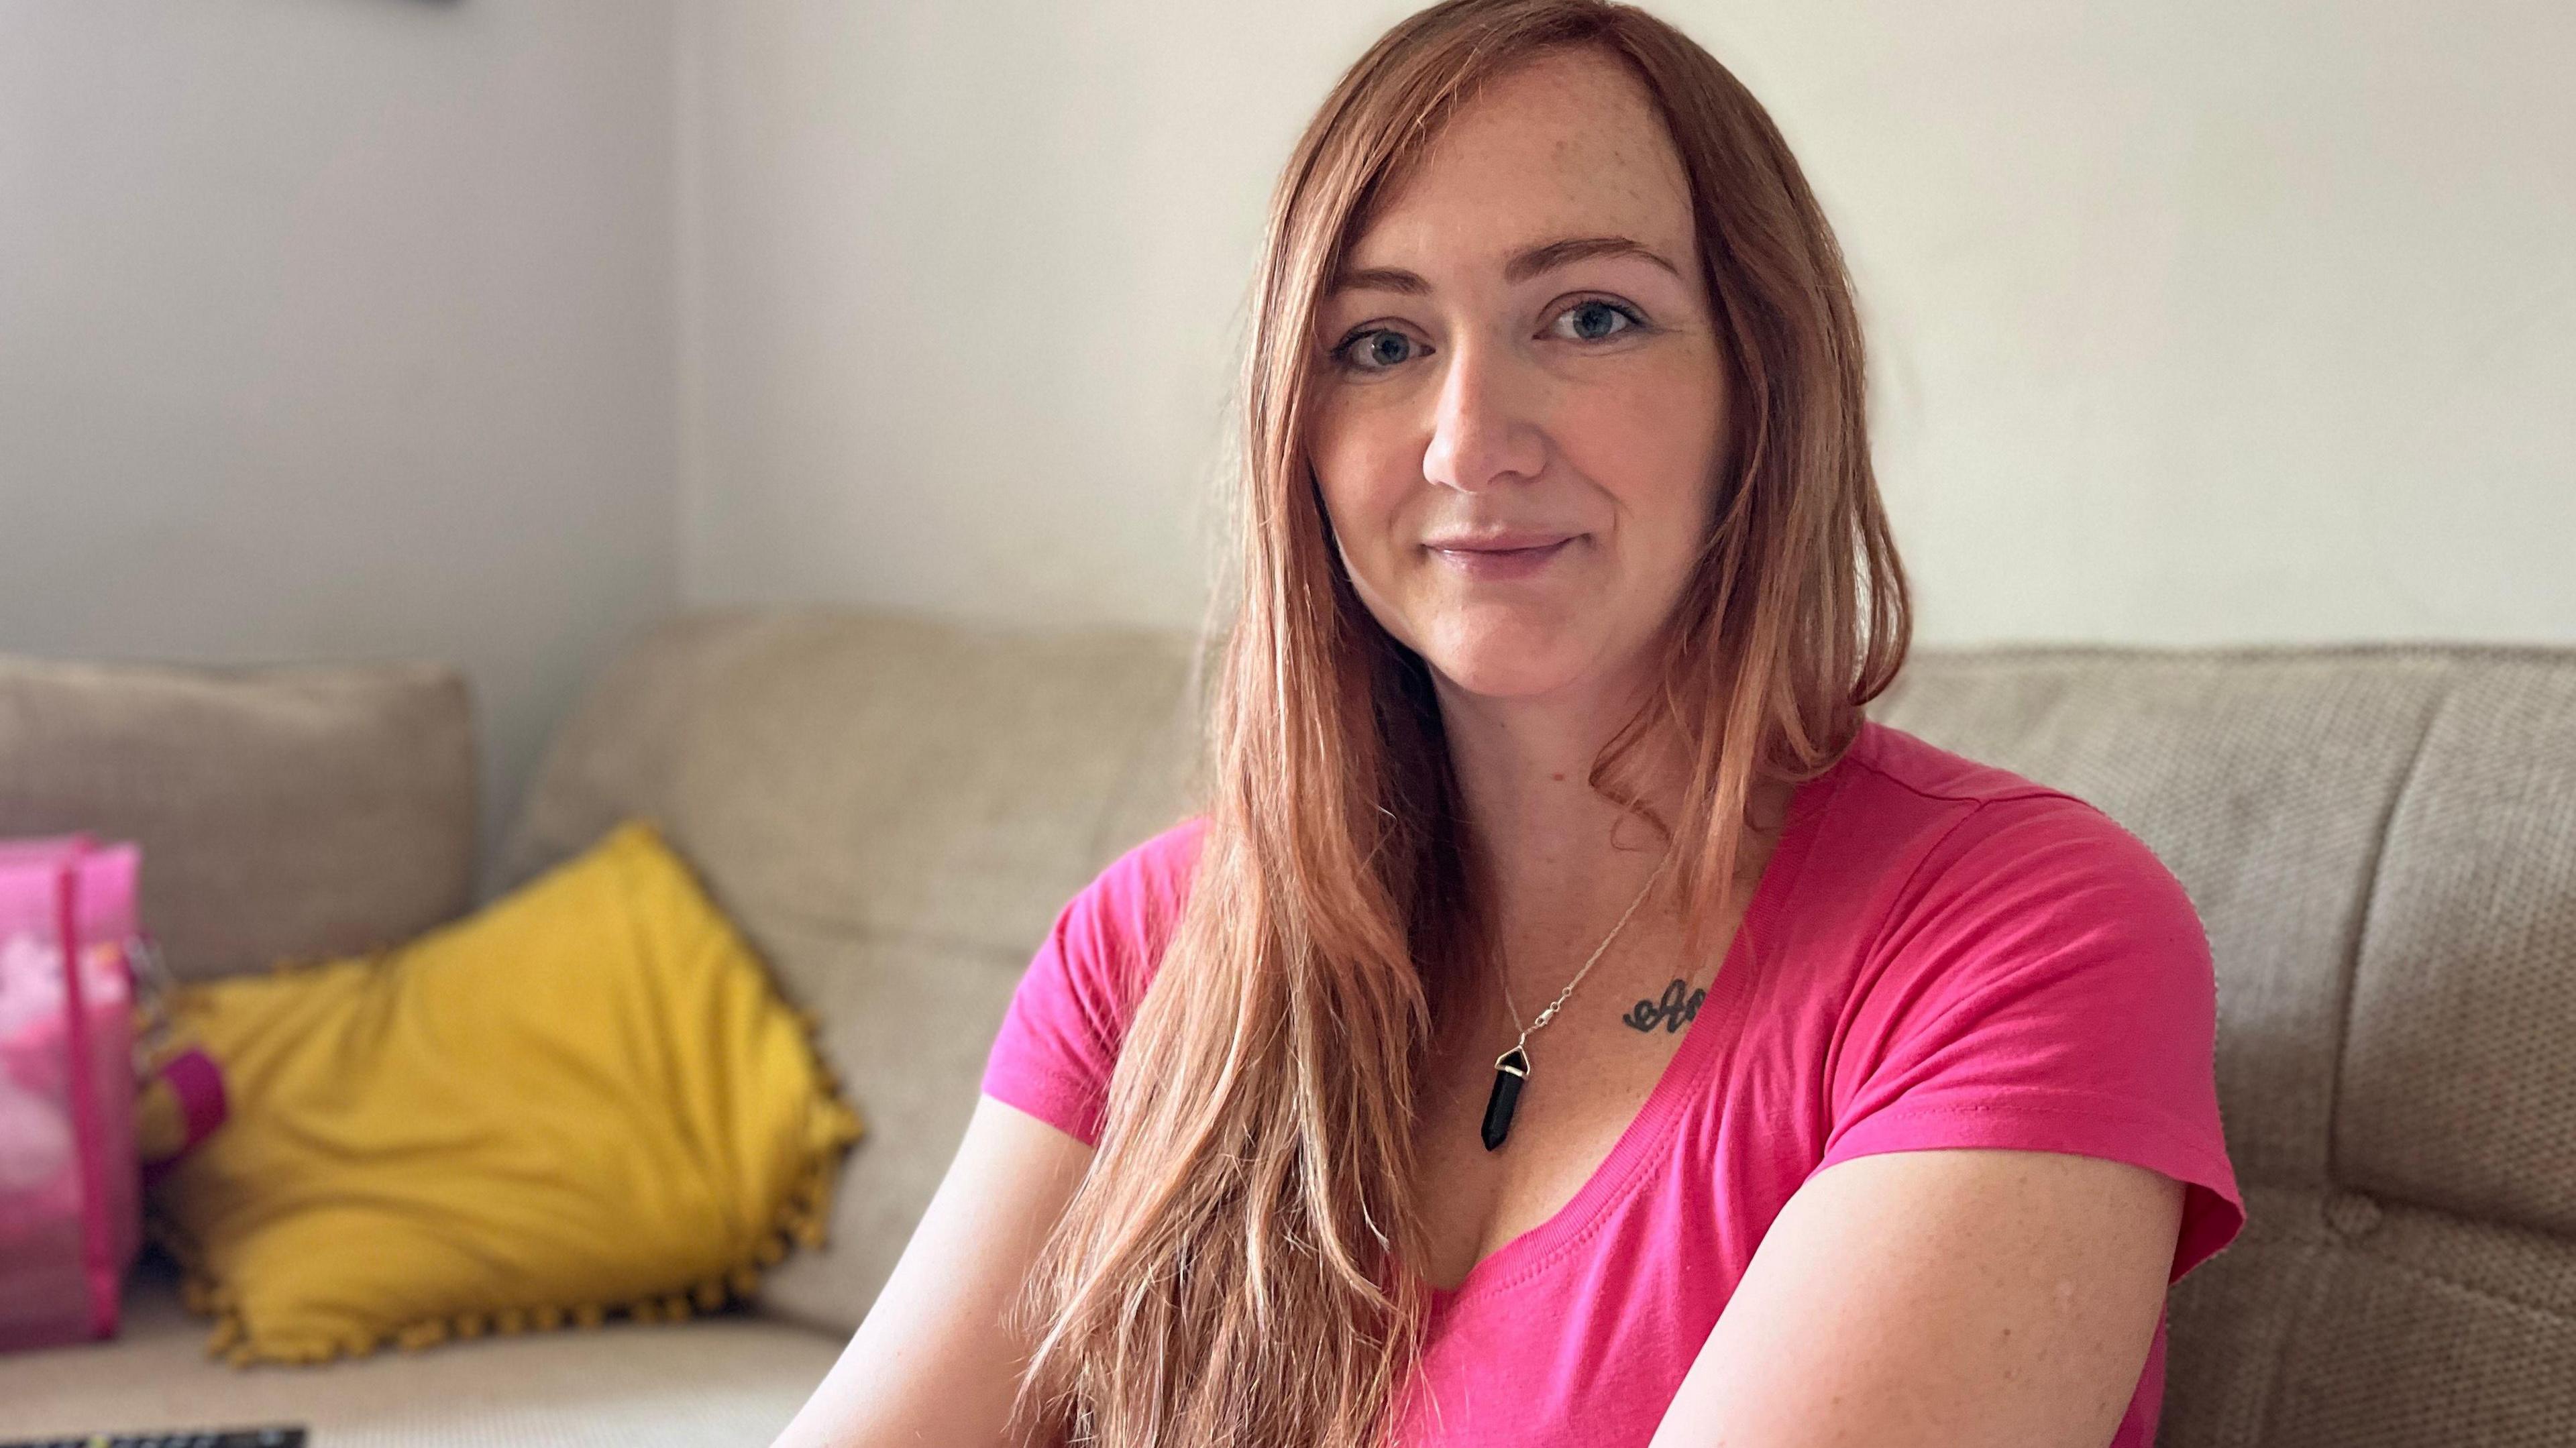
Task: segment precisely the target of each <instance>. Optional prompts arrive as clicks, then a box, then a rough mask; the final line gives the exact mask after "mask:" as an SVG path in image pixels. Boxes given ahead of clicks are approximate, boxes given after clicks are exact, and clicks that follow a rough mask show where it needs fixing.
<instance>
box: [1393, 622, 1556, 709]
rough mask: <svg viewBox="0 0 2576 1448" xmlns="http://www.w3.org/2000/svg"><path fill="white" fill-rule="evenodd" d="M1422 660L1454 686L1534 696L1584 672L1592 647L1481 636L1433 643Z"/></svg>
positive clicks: (1496, 695)
mask: <svg viewBox="0 0 2576 1448" xmlns="http://www.w3.org/2000/svg"><path fill="white" fill-rule="evenodd" d="M1423 660H1424V662H1426V663H1428V664H1430V665H1431V668H1432V670H1433V671H1434V672H1435V673H1437V674H1439V675H1440V676H1441V677H1442V678H1444V679H1446V680H1448V681H1449V683H1450V684H1452V685H1453V686H1455V687H1457V688H1459V689H1463V690H1465V691H1466V692H1468V693H1470V694H1475V695H1478V696H1480V697H1483V698H1489V699H1537V698H1544V697H1546V696H1547V695H1550V694H1553V693H1556V692H1557V691H1558V690H1560V689H1564V688H1566V687H1568V686H1569V685H1572V684H1574V683H1575V682H1577V681H1578V680H1580V679H1581V678H1582V677H1583V673H1584V670H1585V668H1586V667H1587V666H1588V665H1589V663H1590V662H1591V655H1590V651H1589V650H1586V649H1583V648H1580V647H1577V646H1575V643H1574V641H1573V640H1571V639H1566V638H1562V637H1560V638H1557V639H1553V640H1541V639H1520V638H1510V637H1504V638H1485V639H1477V640H1474V641H1472V642H1459V643H1446V644H1443V643H1435V644H1434V645H1433V646H1432V647H1431V648H1430V649H1429V650H1427V651H1425V652H1424V653H1423Z"/></svg>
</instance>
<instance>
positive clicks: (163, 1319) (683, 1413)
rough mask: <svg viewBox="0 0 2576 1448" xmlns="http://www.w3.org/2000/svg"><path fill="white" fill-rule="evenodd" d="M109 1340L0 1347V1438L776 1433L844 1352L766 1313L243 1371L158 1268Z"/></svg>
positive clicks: (420, 1442) (434, 1444) (359, 1445)
mask: <svg viewBox="0 0 2576 1448" xmlns="http://www.w3.org/2000/svg"><path fill="white" fill-rule="evenodd" d="M125 1312H126V1320H125V1330H124V1335H123V1336H122V1337H120V1338H119V1339H118V1340H116V1341H114V1342H111V1343H101V1344H97V1345H93V1346H86V1347H70V1348H57V1349H53V1350H50V1351H46V1352H36V1353H19V1354H13V1355H5V1356H0V1438H27V1437H35V1438H43V1437H49V1436H60V1435H69V1434H75V1433H90V1432H119V1431H127V1430H138V1431H139V1430H156V1429H158V1430H171V1429H179V1428H207V1427H221V1426H226V1425H245V1424H263V1423H302V1424H304V1425H306V1426H308V1427H310V1428H311V1429H312V1430H313V1433H314V1441H315V1442H316V1443H317V1444H325V1445H329V1448H446V1445H457V1448H464V1445H474V1448H488V1445H494V1444H509V1445H512V1448H661V1445H666V1444H667V1445H671V1448H680V1445H684V1444H685V1445H697V1444H706V1443H766V1442H768V1441H769V1440H770V1439H771V1438H772V1437H773V1436H775V1435H776V1434H777V1432H778V1430H779V1429H781V1428H783V1427H785V1426H786V1425H787V1420H788V1419H789V1418H791V1417H794V1416H795V1413H796V1409H797V1407H798V1406H799V1405H801V1404H802V1403H803V1402H804V1400H805V1398H806V1395H807V1394H809V1393H811V1392H812V1391H813V1390H814V1385H815V1384H816V1383H819V1382H821V1381H822V1379H823V1374H824V1373H825V1372H826V1371H828V1370H829V1369H830V1368H831V1365H832V1360H833V1358H834V1357H835V1356H836V1355H837V1354H838V1352H839V1350H840V1343H839V1341H838V1340H837V1339H836V1338H833V1337H830V1336H826V1335H824V1334H820V1333H814V1332H809V1331H807V1330H805V1329H803V1328H799V1327H794V1326H791V1325H789V1324H786V1323H781V1322H775V1321H771V1320H767V1319H763V1318H758V1317H751V1316H743V1315H727V1316H718V1317H704V1318H698V1319H695V1320H693V1321H690V1322H685V1323H677V1324H659V1325H652V1326H643V1325H635V1324H612V1325H610V1326H607V1327H602V1328H596V1329H590V1330H579V1331H567V1332H547V1333H531V1334H528V1335H526V1336H522V1337H507V1338H485V1339H483V1340H480V1341H477V1342H468V1343H451V1344H449V1345H446V1346H443V1347H439V1348H435V1349H432V1350H430V1351H427V1352H419V1353H407V1352H383V1353H378V1354H376V1355H375V1356H373V1357H368V1358H359V1359H353V1360H349V1361H343V1362H335V1363H330V1364H327V1365H324V1366H320V1367H296V1368H281V1367H257V1368H247V1369H242V1368H232V1367H227V1366H225V1365H224V1364H222V1363H220V1362H216V1361H213V1360H211V1359H209V1358H208V1357H207V1356H206V1324H205V1323H204V1322H203V1321H201V1320H199V1319H196V1318H193V1317H190V1316H188V1315H187V1314H186V1313H184V1312H182V1311H181V1310H180V1307H179V1302H178V1293H177V1289H176V1286H175V1284H174V1283H173V1282H171V1281H170V1280H169V1279H168V1278H166V1277H163V1276H159V1275H154V1274H147V1275H145V1276H143V1277H141V1278H139V1279H138V1280H137V1282H136V1284H135V1285H134V1287H133V1288H132V1289H131V1290H129V1291H128V1293H127V1295H126V1304H125Z"/></svg>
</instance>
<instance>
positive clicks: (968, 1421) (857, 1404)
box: [773, 1096, 1091, 1448]
mask: <svg viewBox="0 0 2576 1448" xmlns="http://www.w3.org/2000/svg"><path fill="white" fill-rule="evenodd" d="M1090 1161H1091V1148H1090V1147H1087V1146H1085V1145H1083V1144H1082V1143H1081V1142H1080V1141H1077V1140H1075V1139H1074V1138H1073V1137H1071V1136H1068V1135H1066V1134H1065V1133H1064V1132H1062V1131H1059V1130H1057V1129H1056V1128H1055V1127H1053V1126H1050V1125H1048V1124H1046V1123H1045V1122H1042V1121H1040V1120H1038V1119H1037V1118H1036V1117H1034V1116H1030V1115H1028V1114H1026V1113H1025V1112H1022V1111H1019V1110H1018V1109H1016V1108H1014V1107H1010V1106H1005V1105H1003V1104H1002V1103H1001V1102H998V1101H995V1100H993V1099H992V1098H991V1097H989V1096H988V1097H984V1098H982V1099H980V1100H978V1101H977V1102H976V1105H975V1116H974V1119H973V1120H972V1121H970V1122H969V1123H967V1127H966V1139H965V1140H964V1141H963V1142H961V1143H960V1144H959V1145H958V1148H957V1159H956V1160H955V1161H954V1162H951V1163H950V1164H949V1167H948V1175H947V1176H946V1177H945V1178H943V1179H942V1180H941V1181H940V1183H939V1191H938V1193H937V1194H936V1195H934V1196H933V1197H932V1198H931V1199H930V1207H929V1209H928V1210H927V1211H925V1212H924V1213H923V1214H922V1218H921V1225H920V1226H918V1227H916V1228H915V1229H914V1230H913V1234H912V1240H911V1242H909V1243H908V1244H906V1245H905V1247H904V1249H903V1258H902V1260H900V1261H898V1262H897V1263H895V1268H894V1275H893V1276H892V1277H890V1278H888V1279H887V1281H886V1285H885V1290H884V1291H883V1292H880V1293H879V1294H877V1300H876V1305H875V1306H873V1307H871V1308H869V1309H868V1315H867V1320H866V1321H864V1322H862V1323H860V1324H859V1330H858V1333H857V1335H856V1336H854V1337H852V1338H851V1339H850V1345H849V1346H848V1347H847V1348H845V1349H843V1350H842V1353H841V1358H840V1361H839V1362H836V1363H834V1364H833V1365H832V1371H831V1373H830V1375H829V1376H827V1377H825V1378H824V1379H823V1385H822V1386H821V1387H819V1388H816V1389H815V1390H814V1396H813V1397H812V1398H810V1399H808V1400H807V1401H806V1404H805V1406H804V1408H803V1410H802V1411H800V1412H798V1413H797V1415H796V1420H795V1421H794V1422H792V1423H790V1424H788V1425H787V1431H786V1432H784V1433H781V1434H780V1435H779V1436H778V1441H777V1442H776V1444H775V1445H773V1448H879V1445H894V1444H906V1445H909V1444H915V1443H936V1444H943V1445H944V1444H958V1445H967V1444H983V1443H993V1444H998V1443H1001V1442H1003V1441H1004V1439H1003V1430H1004V1428H1005V1427H1006V1426H1007V1423H1008V1420H1009V1417H1010V1409H1011V1395H1012V1394H1013V1393H1014V1392H1015V1391H1016V1390H1017V1388H1018V1385H1019V1372H1020V1366H1021V1364H1022V1363H1024V1362H1026V1361H1027V1357H1028V1344H1027V1343H1025V1342H1023V1341H1022V1340H1021V1339H1020V1338H1018V1337H1017V1336H1015V1335H1013V1334H1012V1333H1011V1332H1010V1331H1009V1329H1008V1327H1007V1325H1006V1319H1007V1318H1008V1317H1009V1315H1010V1309H1011V1307H1012V1305H1013V1304H1014V1302H1015V1300H1016V1299H1017V1296H1018V1294H1019V1290H1020V1285H1021V1283H1022V1282H1023V1281H1024V1280H1025V1279H1026V1278H1027V1276H1028V1272H1029V1268H1030V1265H1031V1264H1032V1263H1034V1262H1035V1261H1036V1260H1037V1255H1038V1250H1039V1248H1040V1247H1041V1246H1043V1245H1044V1244H1045V1242H1046V1236H1047V1233H1048V1231H1049V1230H1050V1229H1052V1228H1053V1227H1054V1225H1055V1223H1056V1219H1057V1218H1058V1217H1060V1216H1062V1215H1063V1213H1064V1207H1065V1203H1066V1202H1067V1201H1069V1200H1071V1198H1072V1196H1073V1190H1074V1188H1075V1186H1077V1185H1078V1184H1080V1182H1081V1180H1082V1173H1083V1170H1084V1168H1085V1167H1087V1166H1088V1165H1089V1164H1090Z"/></svg>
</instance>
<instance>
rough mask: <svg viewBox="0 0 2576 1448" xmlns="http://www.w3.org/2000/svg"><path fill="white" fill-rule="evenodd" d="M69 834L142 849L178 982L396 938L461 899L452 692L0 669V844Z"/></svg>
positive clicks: (14, 662)
mask: <svg viewBox="0 0 2576 1448" xmlns="http://www.w3.org/2000/svg"><path fill="white" fill-rule="evenodd" d="M72 830H86V831H89V832H91V833H93V834H96V835H98V836H100V837H102V838H115V839H128V840H133V841H135V842H137V843H138V844H140V845H142V846H143V890H142V900H143V911H142V913H143V925H144V928H145V929H146V930H149V931H150V932H152V934H153V935H154V936H155V937H156V938H157V939H158V940H159V941H160V943H161V946H162V949H163V953H164V955H165V956H166V958H167V959H168V961H169V963H170V966H171V968H172V969H173V970H174V971H176V972H177V973H178V974H179V975H181V976H183V977H208V976H217V975H226V974H231V973H234V972H239V971H245V970H257V969H263V968H265V967H267V966H268V965H270V964H272V963H274V962H275V961H277V960H279V959H282V958H294V959H307V960H316V959H322V958H325V957H329V956H335V955H345V954H351V953H355V952H358V951H362V950H370V949H373V948H375V947H377V946H382V945H390V944H394V943H396V942H399V941H402V940H404V939H407V938H409V937H411V936H413V935H416V934H418V933H419V932H421V931H423V930H426V929H428V928H429V927H431V926H433V925H436V924H439V923H440V922H442V921H445V920H449V919H452V918H454V917H455V916H457V915H459V914H462V913H463V912H464V910H465V909H466V907H467V906H468V905H469V904H470V903H471V899H472V892H473V884H474V842H475V758H474V717H473V708H472V704H471V701H470V699H469V698H468V695H467V692H466V686H465V681H464V679H463V678H462V677H461V676H460V675H459V674H457V673H456V672H455V671H454V670H452V669H447V668H441V667H435V666H429V665H417V664H392V665H363V666H352V667H294V668H213V667H199V668H189V667H174V666H160V665H141V664H89V663H69V662H56V661H51V660H42V659H29V658H17V657H0V836H14V835H41V834H55V833H62V832H66V831H72Z"/></svg>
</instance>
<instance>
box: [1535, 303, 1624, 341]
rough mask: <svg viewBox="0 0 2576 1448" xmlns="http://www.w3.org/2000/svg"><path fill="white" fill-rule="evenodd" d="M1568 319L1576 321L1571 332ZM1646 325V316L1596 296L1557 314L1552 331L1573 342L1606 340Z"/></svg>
mask: <svg viewBox="0 0 2576 1448" xmlns="http://www.w3.org/2000/svg"><path fill="white" fill-rule="evenodd" d="M1568 321H1571V322H1572V323H1573V330H1572V331H1571V332H1568V331H1567V330H1566V329H1565V324H1566V323H1567V322H1568ZM1645 324H1646V319H1645V318H1643V317H1641V316H1638V315H1637V314H1636V313H1635V312H1634V311H1632V310H1630V309H1629V308H1627V307H1624V306H1621V305H1620V304H1619V303H1617V302H1609V301H1603V300H1602V299H1600V298H1599V297H1593V298H1589V299H1587V300H1584V301H1580V302H1576V303H1575V304H1574V305H1573V306H1570V307H1568V308H1566V309H1565V310H1564V311H1562V312H1559V313H1557V314H1556V325H1555V326H1554V327H1553V328H1552V329H1551V330H1553V331H1554V332H1555V333H1556V335H1558V336H1560V337H1564V338H1565V339H1566V340H1567V341H1570V342H1604V341H1608V340H1609V339H1610V338H1612V337H1616V336H1618V335H1619V334H1620V333H1622V332H1627V331H1633V330H1635V329H1636V328H1639V327H1642V326H1644V325H1645Z"/></svg>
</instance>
